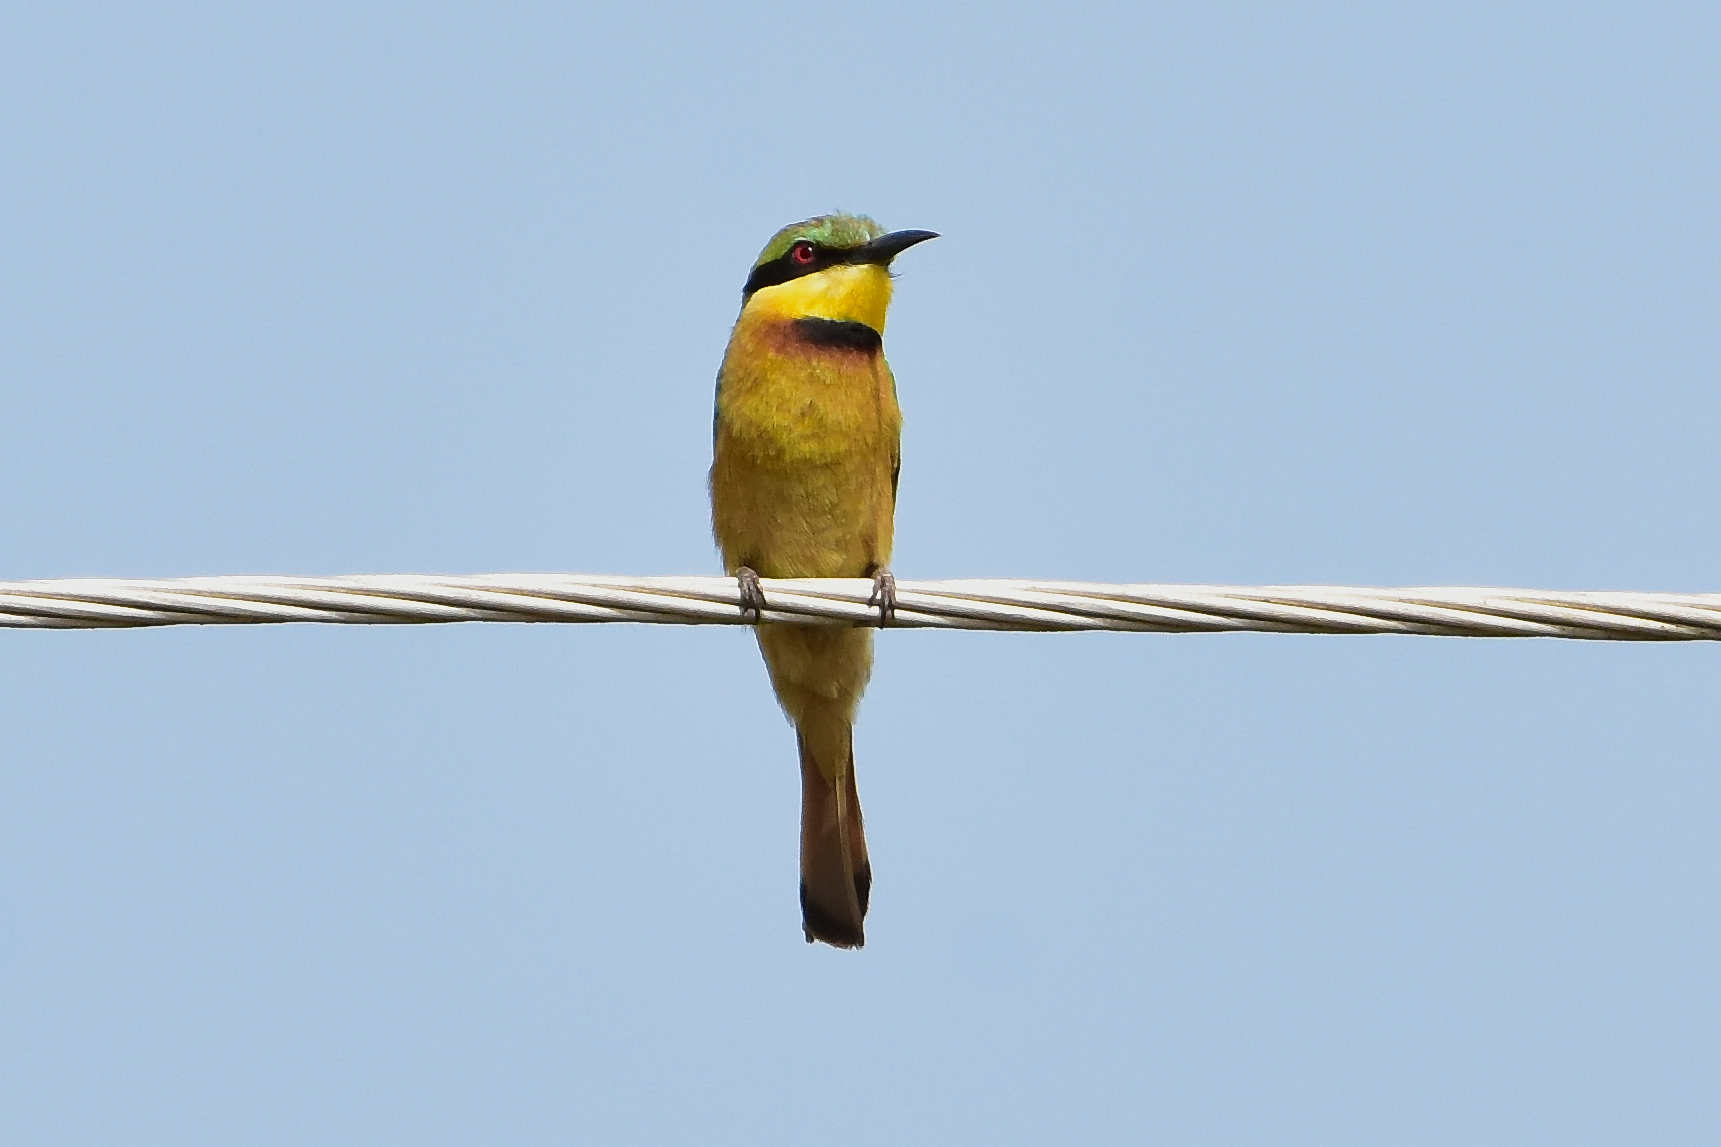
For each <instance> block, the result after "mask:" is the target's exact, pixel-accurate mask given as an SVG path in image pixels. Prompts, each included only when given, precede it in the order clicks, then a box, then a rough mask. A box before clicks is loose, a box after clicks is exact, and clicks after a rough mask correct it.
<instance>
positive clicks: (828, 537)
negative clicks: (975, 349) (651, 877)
mask: <svg viewBox="0 0 1721 1147" xmlns="http://www.w3.org/2000/svg"><path fill="white" fill-rule="evenodd" d="M937 237H938V236H937V234H936V233H935V232H932V231H890V232H886V231H885V230H884V229H883V228H882V227H880V226H879V225H878V224H877V223H875V222H873V221H872V220H871V219H869V218H867V217H866V216H862V215H846V214H833V215H822V216H818V217H816V218H813V219H806V220H802V221H801V222H799V223H791V224H789V225H788V226H787V227H784V228H782V229H781V230H780V231H778V232H777V233H776V234H775V235H773V236H772V237H771V240H770V242H768V243H766V244H765V247H764V250H763V251H761V252H760V254H759V257H758V259H757V260H755V261H754V263H753V266H752V269H751V270H750V271H749V272H748V275H747V281H746V284H745V285H744V286H743V288H742V291H741V313H740V315H739V316H738V317H737V318H736V320H735V326H734V328H733V330H732V331H731V332H730V336H729V345H728V348H727V349H726V350H725V351H724V354H723V364H722V366H721V368H720V369H719V370H718V373H717V396H716V409H715V412H714V415H713V419H712V461H711V525H712V533H713V534H714V536H715V537H716V539H717V547H718V549H719V551H720V552H721V554H722V557H723V565H724V569H725V570H726V571H727V572H728V573H729V574H730V575H731V576H733V577H735V578H736V580H737V582H738V588H739V592H740V602H741V609H742V611H743V613H744V614H749V615H751V617H752V619H753V620H754V621H755V622H759V619H760V616H761V614H762V611H763V610H764V608H765V597H764V594H763V592H762V590H761V587H760V584H759V579H760V578H762V577H765V578H796V577H868V578H871V579H872V580H873V592H872V597H871V604H872V605H873V606H876V607H877V609H878V615H879V617H878V623H879V624H880V625H883V624H885V623H887V622H888V621H889V620H890V617H891V615H892V613H893V611H894V609H895V606H896V581H895V579H894V578H893V577H892V575H891V572H890V553H891V543H892V541H893V538H894V534H895V515H896V491H897V478H898V476H899V474H900V472H901V450H900V441H901V433H902V412H901V409H900V408H899V407H898V406H897V399H896V380H895V378H894V377H893V376H892V375H891V371H890V367H889V366H888V365H887V364H886V363H885V360H884V337H883V336H884V322H885V312H886V310H887V309H888V308H889V306H890V297H891V279H892V276H891V270H890V267H891V261H892V260H894V259H895V258H896V257H897V256H898V255H900V254H901V253H902V252H903V251H906V250H907V249H908V248H910V247H912V246H914V245H915V244H917V243H922V242H925V241H926V240H928V239H935V238H937ZM755 632H756V634H757V637H758V641H759V649H760V652H761V653H763V654H764V658H765V666H766V669H767V670H768V672H769V675H770V678H771V686H772V688H773V689H774V690H775V692H776V695H777V701H778V703H779V704H780V705H781V706H782V708H783V712H784V714H785V715H786V716H787V717H788V718H789V721H790V723H791V724H792V725H793V726H794V728H795V741H796V747H797V750H798V752H799V754H800V764H801V928H802V932H803V934H804V935H805V937H806V941H807V943H809V944H810V943H812V942H814V941H815V940H817V941H820V942H823V943H825V944H829V945H831V946H833V947H836V948H859V947H861V946H862V945H863V944H864V943H865V942H866V936H865V931H864V927H863V922H864V920H865V918H866V911H867V901H868V897H869V895H870V893H871V891H872V865H871V863H870V860H869V858H868V855H867V847H866V832H865V829H864V827H863V825H862V821H861V808H860V796H859V793H858V792H857V790H856V788H855V769H854V737H853V731H854V720H855V710H856V708H857V706H858V705H859V703H860V698H861V692H862V690H864V689H865V688H866V684H867V680H868V678H869V677H870V676H871V674H872V629H871V628H870V627H859V626H855V627H849V626H815V625H794V624H788V623H781V622H761V623H759V624H756V626H755Z"/></svg>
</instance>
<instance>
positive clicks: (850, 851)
mask: <svg viewBox="0 0 1721 1147" xmlns="http://www.w3.org/2000/svg"><path fill="white" fill-rule="evenodd" d="M819 739H820V740H821V741H824V742H825V743H824V744H823V745H821V746H820V747H821V750H822V751H821V754H820V755H821V756H826V757H829V758H831V759H827V760H825V761H823V762H822V763H823V765H824V767H822V768H821V767H820V765H821V761H820V760H819V759H816V758H815V756H814V752H813V750H812V747H811V745H810V743H809V738H808V737H807V736H806V735H805V734H797V736H796V742H797V743H798V745H799V747H800V751H801V927H802V929H803V930H804V931H805V932H806V934H807V943H809V944H810V943H812V942H813V941H814V940H823V941H824V942H825V943H827V944H830V945H832V946H834V947H837V948H858V947H860V946H861V945H862V944H864V943H865V942H866V935H865V933H864V931H863V930H862V927H861V922H862V921H863V920H864V919H865V918H866V902H867V895H868V893H870V892H871V891H872V865H871V864H870V863H868V861H867V854H866V830H865V828H864V827H863V826H862V823H861V808H860V794H859V793H858V792H857V791H856V789H855V758H854V743H853V740H852V738H851V733H850V729H849V727H848V723H847V722H846V721H845V722H843V727H842V731H841V735H840V736H839V737H824V738H819Z"/></svg>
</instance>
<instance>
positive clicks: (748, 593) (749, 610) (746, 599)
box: [735, 566, 765, 624]
mask: <svg viewBox="0 0 1721 1147" xmlns="http://www.w3.org/2000/svg"><path fill="white" fill-rule="evenodd" d="M735 583H736V585H738V586H739V587H740V589H741V616H742V617H747V615H748V614H752V615H753V616H752V618H751V619H750V620H752V621H753V622H754V624H757V623H758V621H759V615H760V614H761V613H763V612H764V610H765V590H764V588H763V587H761V586H760V585H759V575H758V574H756V573H754V572H753V569H752V567H751V566H742V567H741V568H740V569H738V570H736V571H735Z"/></svg>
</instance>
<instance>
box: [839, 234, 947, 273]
mask: <svg viewBox="0 0 1721 1147" xmlns="http://www.w3.org/2000/svg"><path fill="white" fill-rule="evenodd" d="M936 238H938V232H936V231H892V232H891V233H890V234H888V235H880V236H879V237H878V238H877V239H874V240H873V241H872V242H870V243H864V244H862V245H861V246H859V247H856V248H855V249H854V250H852V251H850V252H849V253H848V258H847V259H846V260H845V262H849V263H877V264H878V265H879V266H881V267H887V266H889V265H890V261H891V260H892V259H894V258H896V257H897V256H898V255H900V254H902V253H903V252H904V251H906V250H908V249H909V248H910V247H912V246H914V245H915V244H916V243H924V242H926V241H927V240H928V239H936Z"/></svg>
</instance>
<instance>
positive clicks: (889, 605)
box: [866, 566, 896, 629]
mask: <svg viewBox="0 0 1721 1147" xmlns="http://www.w3.org/2000/svg"><path fill="white" fill-rule="evenodd" d="M866 603H867V604H868V605H876V606H877V607H878V624H879V628H880V629H882V628H884V627H885V626H887V625H889V624H890V623H891V622H892V621H895V620H896V575H895V574H893V573H891V572H890V569H889V568H888V567H886V566H878V567H876V568H875V569H874V570H873V571H872V596H871V597H869V598H867V599H866Z"/></svg>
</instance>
